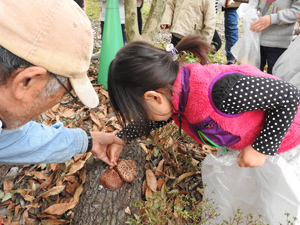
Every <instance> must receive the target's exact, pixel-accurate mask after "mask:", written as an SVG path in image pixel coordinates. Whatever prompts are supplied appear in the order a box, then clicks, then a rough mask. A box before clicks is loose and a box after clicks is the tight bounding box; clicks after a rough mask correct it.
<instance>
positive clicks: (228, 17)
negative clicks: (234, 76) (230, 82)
mask: <svg viewBox="0 0 300 225" xmlns="http://www.w3.org/2000/svg"><path fill="white" fill-rule="evenodd" d="M224 20H225V21H224V22H225V51H226V58H227V62H233V61H234V56H233V55H232V53H231V47H232V46H234V44H235V43H236V42H237V41H238V39H239V29H238V14H237V12H236V8H227V9H224Z"/></svg>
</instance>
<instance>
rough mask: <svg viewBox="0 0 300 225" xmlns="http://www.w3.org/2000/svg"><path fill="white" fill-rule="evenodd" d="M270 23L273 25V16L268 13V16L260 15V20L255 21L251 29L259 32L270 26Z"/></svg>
mask: <svg viewBox="0 0 300 225" xmlns="http://www.w3.org/2000/svg"><path fill="white" fill-rule="evenodd" d="M270 25H271V16H270V15H267V16H263V17H260V18H259V19H258V20H256V21H254V22H253V23H252V24H251V25H250V30H251V31H253V32H257V33H259V32H261V31H262V30H264V29H266V28H268V27H269V26H270Z"/></svg>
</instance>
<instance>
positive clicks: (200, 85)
mask: <svg viewBox="0 0 300 225" xmlns="http://www.w3.org/2000/svg"><path fill="white" fill-rule="evenodd" d="M237 72H238V73H241V74H244V75H252V76H264V77H270V78H273V79H278V78H276V77H274V76H272V75H268V74H266V73H263V72H261V71H260V70H258V69H257V68H255V67H252V66H250V65H246V64H244V65H239V66H227V65H215V64H211V65H206V66H202V65H201V64H198V63H193V64H187V65H185V66H183V67H181V69H180V71H179V73H178V76H177V79H176V81H175V83H174V88H175V90H176V91H174V92H173V105H174V107H175V109H176V111H174V114H173V116H172V118H173V119H174V121H175V123H176V124H177V125H180V122H179V120H178V119H179V118H178V114H180V119H181V120H182V125H181V126H182V129H183V130H184V131H185V132H186V133H187V134H188V135H190V136H191V137H192V138H193V139H194V140H196V141H197V142H199V143H202V144H210V141H212V142H213V143H214V144H216V145H218V146H221V147H222V146H225V147H230V148H232V149H234V150H242V149H244V148H245V147H246V146H248V145H251V144H252V143H253V142H254V140H255V138H256V137H257V136H258V134H259V132H260V130H261V129H262V127H263V125H264V121H265V118H266V112H264V111H262V110H256V111H247V112H242V113H239V114H225V113H222V112H221V111H220V110H218V109H217V108H216V107H215V105H214V103H213V100H212V88H213V85H214V84H215V82H216V81H217V80H219V79H220V78H221V77H223V76H225V75H226V74H230V73H237ZM299 133H300V110H298V112H297V114H296V116H295V118H294V121H293V123H292V125H291V127H290V129H289V131H288V132H287V133H286V135H285V137H284V139H283V141H282V143H281V145H280V148H279V150H278V152H277V153H280V152H284V151H288V150H290V149H292V148H294V147H296V146H297V145H299V144H300V135H299Z"/></svg>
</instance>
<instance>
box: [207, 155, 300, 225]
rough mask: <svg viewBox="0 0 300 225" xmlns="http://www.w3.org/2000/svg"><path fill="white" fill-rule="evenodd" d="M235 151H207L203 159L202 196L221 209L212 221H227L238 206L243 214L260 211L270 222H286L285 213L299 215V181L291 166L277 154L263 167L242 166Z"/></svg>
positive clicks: (293, 215)
mask: <svg viewBox="0 0 300 225" xmlns="http://www.w3.org/2000/svg"><path fill="white" fill-rule="evenodd" d="M237 154H238V152H236V153H233V154H225V155H223V156H220V157H215V156H213V155H212V154H210V155H208V156H207V157H206V158H205V160H204V161H203V163H202V179H203V183H204V184H206V187H205V188H204V197H207V198H210V199H211V200H212V201H215V202H216V204H217V205H218V210H217V213H220V216H219V217H217V219H215V220H214V221H213V222H212V224H217V223H221V222H222V221H223V220H227V221H228V220H229V218H230V217H233V212H234V210H236V209H238V208H240V209H241V210H242V212H243V215H245V216H246V215H249V214H250V213H252V214H253V215H254V216H257V215H259V214H261V215H262V221H264V222H265V223H269V224H271V225H273V224H280V223H281V224H287V216H286V215H285V213H289V214H290V216H289V219H292V218H293V217H297V218H298V219H300V181H299V179H298V178H297V175H296V174H295V172H294V169H293V167H292V166H291V165H289V164H288V163H287V162H286V161H285V159H284V158H282V157H281V156H280V155H276V156H268V157H267V160H266V162H265V163H264V165H263V166H262V167H256V168H241V167H239V166H238V164H237ZM212 193H213V194H212ZM298 222H299V221H298ZM294 224H299V223H294Z"/></svg>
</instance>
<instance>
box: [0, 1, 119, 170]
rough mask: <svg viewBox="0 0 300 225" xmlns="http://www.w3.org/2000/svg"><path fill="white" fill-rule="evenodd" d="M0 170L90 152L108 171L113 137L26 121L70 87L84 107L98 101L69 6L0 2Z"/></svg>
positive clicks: (80, 29)
mask: <svg viewBox="0 0 300 225" xmlns="http://www.w3.org/2000/svg"><path fill="white" fill-rule="evenodd" d="M0 11H1V12H0V33H1V35H0V164H14V165H16V164H32V163H51V162H65V161H67V160H69V159H70V158H72V157H73V156H74V155H76V154H80V153H84V152H87V151H91V152H92V153H93V154H94V155H95V156H96V157H98V158H99V159H101V160H103V161H104V162H106V163H107V164H109V165H110V166H113V165H114V164H115V162H111V160H110V159H109V158H108V153H107V152H108V151H109V149H110V148H111V146H113V147H114V148H116V147H118V145H120V148H121V147H122V145H123V141H122V140H121V139H119V138H117V137H116V136H115V135H114V134H108V133H103V132H88V131H87V132H86V131H84V130H82V129H68V128H65V127H64V126H63V124H62V123H56V124H55V125H53V126H51V127H49V126H45V125H42V124H39V123H36V122H33V121H30V120H31V119H33V118H35V117H36V116H37V115H39V114H41V113H42V112H44V111H45V110H47V109H49V108H51V107H52V106H54V105H55V104H57V103H58V102H60V100H61V99H62V97H63V96H64V95H65V94H66V92H70V90H71V89H72V88H73V89H74V91H75V93H76V95H77V96H78V98H79V99H80V100H81V101H82V102H83V103H84V104H85V105H86V106H88V107H91V108H93V107H96V106H97V105H98V103H99V99H98V96H97V94H96V93H95V90H94V88H93V86H92V84H91V83H90V81H89V79H88V77H87V75H86V73H87V70H88V68H89V63H90V62H89V60H90V58H91V54H92V48H93V35H92V28H91V24H90V21H89V19H88V18H87V16H86V15H85V13H84V12H83V10H81V9H80V8H79V7H78V5H77V4H76V3H75V2H74V1H73V0H26V1H20V0H1V1H0Z"/></svg>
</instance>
